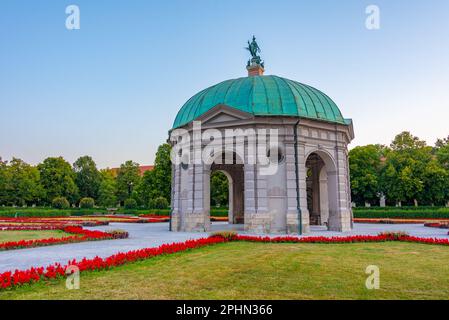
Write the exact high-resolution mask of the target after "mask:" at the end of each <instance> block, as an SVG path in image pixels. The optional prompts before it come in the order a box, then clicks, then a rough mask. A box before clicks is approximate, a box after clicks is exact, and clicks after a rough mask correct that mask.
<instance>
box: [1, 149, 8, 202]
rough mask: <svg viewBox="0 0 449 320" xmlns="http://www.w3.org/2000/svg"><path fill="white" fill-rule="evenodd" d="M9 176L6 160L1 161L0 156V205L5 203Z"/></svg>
mask: <svg viewBox="0 0 449 320" xmlns="http://www.w3.org/2000/svg"><path fill="white" fill-rule="evenodd" d="M9 181H10V177H9V170H8V162H7V161H3V160H2V158H1V157H0V205H7V204H8V203H7V198H8V185H9Z"/></svg>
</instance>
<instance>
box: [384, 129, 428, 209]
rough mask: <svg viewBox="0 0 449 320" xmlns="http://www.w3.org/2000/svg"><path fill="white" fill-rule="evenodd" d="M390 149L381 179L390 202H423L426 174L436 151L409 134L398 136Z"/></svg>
mask: <svg viewBox="0 0 449 320" xmlns="http://www.w3.org/2000/svg"><path fill="white" fill-rule="evenodd" d="M390 147H391V150H390V151H388V152H387V154H386V163H385V164H386V165H385V170H384V171H383V172H382V177H381V181H382V182H381V185H382V186H383V189H384V190H385V193H386V196H387V199H392V200H396V201H398V202H399V201H401V202H402V201H407V202H409V203H411V202H412V201H418V200H423V199H424V198H423V193H422V191H423V189H424V174H425V171H426V167H427V165H428V163H429V162H430V161H431V160H432V148H431V147H428V146H426V143H425V141H422V140H420V139H419V138H418V137H415V136H413V135H412V134H410V132H407V131H404V132H402V133H400V134H398V135H397V136H396V137H395V138H394V140H393V142H392V143H391V145H390Z"/></svg>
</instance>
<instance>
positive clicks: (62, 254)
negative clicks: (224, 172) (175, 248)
mask: <svg viewBox="0 0 449 320" xmlns="http://www.w3.org/2000/svg"><path fill="white" fill-rule="evenodd" d="M212 227H213V230H230V229H234V230H237V231H239V232H240V233H244V232H243V231H242V229H243V226H242V225H229V224H227V223H225V222H218V223H214V224H213V226H212ZM89 229H96V230H108V229H109V230H110V229H124V230H127V231H128V232H129V234H130V237H129V238H128V239H122V240H105V241H90V242H82V243H73V244H64V245H57V246H48V247H40V248H31V249H19V250H9V251H3V252H0V272H3V271H8V270H15V269H27V268H29V267H32V266H46V265H48V264H51V263H54V262H60V263H63V264H65V263H67V261H68V260H70V259H73V258H75V259H78V260H79V259H82V258H83V257H86V258H93V257H95V256H100V257H107V256H110V255H113V254H114V253H117V252H125V251H130V250H135V249H140V248H148V247H156V246H159V245H161V244H163V243H172V242H181V241H185V240H187V239H195V238H201V237H206V236H207V235H208V234H207V233H187V232H169V231H168V223H148V224H134V223H111V224H110V225H109V226H101V227H93V228H89ZM382 231H406V232H408V233H409V234H410V235H415V236H420V237H429V238H448V235H447V232H448V230H447V229H437V228H427V227H424V226H423V225H422V224H402V225H386V224H361V223H357V224H355V226H354V230H352V231H350V232H345V233H338V232H330V231H326V230H325V229H324V228H321V227H313V228H312V232H311V233H310V234H308V235H306V236H320V235H323V236H344V235H353V234H360V235H362V234H366V235H368V234H371V235H376V234H378V233H379V232H382Z"/></svg>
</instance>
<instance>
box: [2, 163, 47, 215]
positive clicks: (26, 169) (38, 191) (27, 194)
mask: <svg viewBox="0 0 449 320" xmlns="http://www.w3.org/2000/svg"><path fill="white" fill-rule="evenodd" d="M7 170H8V171H9V174H8V176H9V182H8V183H7V186H8V187H7V188H8V192H7V199H8V200H7V202H8V203H10V204H13V205H20V206H23V205H30V204H36V203H39V201H40V200H41V198H43V197H44V192H43V191H44V190H43V188H42V186H41V184H40V174H39V170H38V169H37V168H36V167H33V166H31V165H29V164H27V163H25V162H24V161H22V160H20V159H17V158H13V159H12V160H11V162H10V163H9V165H8V167H7Z"/></svg>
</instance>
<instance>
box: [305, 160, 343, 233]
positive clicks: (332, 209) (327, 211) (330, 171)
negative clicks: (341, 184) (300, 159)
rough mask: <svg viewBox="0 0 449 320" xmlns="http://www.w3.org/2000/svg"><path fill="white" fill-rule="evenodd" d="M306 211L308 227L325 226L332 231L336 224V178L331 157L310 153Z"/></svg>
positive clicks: (307, 164) (307, 161) (307, 166)
mask: <svg viewBox="0 0 449 320" xmlns="http://www.w3.org/2000/svg"><path fill="white" fill-rule="evenodd" d="M306 168H307V178H306V186H307V209H308V211H309V218H310V220H309V221H310V225H311V226H313V225H319V226H326V227H328V229H330V230H332V229H333V227H334V226H333V225H334V224H335V223H336V219H335V217H336V215H337V213H338V206H337V203H338V201H337V176H336V170H335V164H334V161H333V160H332V158H331V156H330V155H328V154H327V153H325V152H320V151H316V152H312V153H311V154H309V156H308V157H307V160H306Z"/></svg>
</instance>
